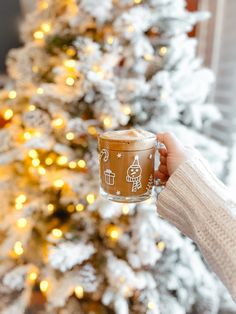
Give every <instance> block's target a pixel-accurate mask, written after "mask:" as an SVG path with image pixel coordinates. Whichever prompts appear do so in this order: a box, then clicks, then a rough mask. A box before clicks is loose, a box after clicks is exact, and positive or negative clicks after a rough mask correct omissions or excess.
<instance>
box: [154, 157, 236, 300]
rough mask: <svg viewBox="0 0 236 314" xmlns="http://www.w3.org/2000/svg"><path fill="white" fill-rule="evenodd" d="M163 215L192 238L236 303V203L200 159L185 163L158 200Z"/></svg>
mask: <svg viewBox="0 0 236 314" xmlns="http://www.w3.org/2000/svg"><path fill="white" fill-rule="evenodd" d="M157 210H158V212H159V214H160V215H161V216H162V217H163V218H165V219H167V220H168V221H169V222H171V223H172V224H174V225H175V226H176V227H177V228H178V229H179V230H181V231H182V232H183V233H184V234H185V235H187V236H188V237H190V238H191V239H192V240H193V241H194V242H196V244H197V245H198V247H199V249H200V250H201V252H202V254H203V256H204V257H205V259H206V261H207V262H208V264H209V266H210V267H211V268H212V269H213V270H214V272H215V273H216V274H217V275H218V277H219V278H220V279H221V280H222V282H223V283H224V284H225V286H226V287H227V288H228V290H229V291H230V293H231V295H232V297H233V298H234V300H235V301H236V201H234V200H233V197H232V195H230V193H229V191H228V190H227V188H226V187H225V186H224V185H223V184H222V183H221V182H220V181H219V180H218V179H217V178H216V176H215V175H214V174H213V173H212V172H211V170H210V167H209V165H208V164H207V162H206V161H205V160H203V159H202V158H201V157H199V156H195V157H193V158H192V159H190V160H188V161H186V162H184V163H183V164H182V165H180V166H179V167H178V168H177V170H176V171H175V172H174V173H173V175H172V176H171V177H170V179H169V180H168V181H167V184H166V187H165V188H164V189H163V191H162V192H161V193H160V195H159V197H158V204H157Z"/></svg>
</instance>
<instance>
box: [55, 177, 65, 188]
mask: <svg viewBox="0 0 236 314" xmlns="http://www.w3.org/2000/svg"><path fill="white" fill-rule="evenodd" d="M64 184H65V182H64V181H63V180H62V179H57V180H55V181H54V183H53V185H54V187H55V188H62V187H63V185H64Z"/></svg>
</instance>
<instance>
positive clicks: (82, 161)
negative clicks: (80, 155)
mask: <svg viewBox="0 0 236 314" xmlns="http://www.w3.org/2000/svg"><path fill="white" fill-rule="evenodd" d="M77 164H78V166H79V167H80V168H85V166H86V162H85V161H84V160H83V159H80V160H79V161H78V162H77Z"/></svg>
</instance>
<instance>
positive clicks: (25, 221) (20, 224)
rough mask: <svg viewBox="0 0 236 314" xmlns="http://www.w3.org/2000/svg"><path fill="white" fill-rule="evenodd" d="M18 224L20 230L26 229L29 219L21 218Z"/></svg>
mask: <svg viewBox="0 0 236 314" xmlns="http://www.w3.org/2000/svg"><path fill="white" fill-rule="evenodd" d="M16 224H17V227H18V228H22V229H23V228H25V227H26V226H27V219H26V218H23V217H22V218H19V219H18V220H17V222H16Z"/></svg>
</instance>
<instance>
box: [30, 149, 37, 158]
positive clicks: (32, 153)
mask: <svg viewBox="0 0 236 314" xmlns="http://www.w3.org/2000/svg"><path fill="white" fill-rule="evenodd" d="M28 156H29V157H30V158H37V157H38V152H37V151H36V150H35V149H30V150H29V151H28Z"/></svg>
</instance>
